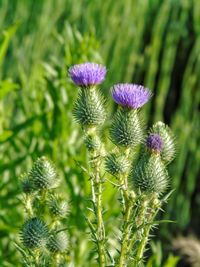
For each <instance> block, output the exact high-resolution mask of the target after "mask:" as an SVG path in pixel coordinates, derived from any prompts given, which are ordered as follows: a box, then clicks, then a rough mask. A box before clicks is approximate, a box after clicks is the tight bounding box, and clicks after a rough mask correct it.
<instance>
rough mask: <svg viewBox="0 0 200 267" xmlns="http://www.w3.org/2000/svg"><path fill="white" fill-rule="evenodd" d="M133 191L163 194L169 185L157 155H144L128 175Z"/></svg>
mask: <svg viewBox="0 0 200 267" xmlns="http://www.w3.org/2000/svg"><path fill="white" fill-rule="evenodd" d="M130 179H131V181H133V185H134V189H138V190H140V191H141V192H144V193H147V194H148V193H157V194H158V195H160V194H162V193H164V192H165V191H166V189H167V187H168V185H169V177H168V172H167V170H166V168H165V165H164V163H163V162H162V160H161V157H160V155H159V154H151V155H148V154H147V155H144V156H143V157H142V158H141V159H140V160H139V162H138V163H137V165H136V166H135V167H133V169H132V170H131V173H130Z"/></svg>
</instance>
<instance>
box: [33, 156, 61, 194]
mask: <svg viewBox="0 0 200 267" xmlns="http://www.w3.org/2000/svg"><path fill="white" fill-rule="evenodd" d="M29 178H30V180H31V181H32V183H33V186H34V188H35V189H36V190H43V189H52V188H55V187H57V186H58V184H59V179H58V174H57V172H56V169H55V167H54V165H53V163H52V162H50V161H49V160H48V159H47V158H46V157H41V158H38V159H37V160H36V162H35V163H34V165H33V167H32V169H31V171H30V173H29Z"/></svg>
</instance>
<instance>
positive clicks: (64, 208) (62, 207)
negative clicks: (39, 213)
mask: <svg viewBox="0 0 200 267" xmlns="http://www.w3.org/2000/svg"><path fill="white" fill-rule="evenodd" d="M48 207H49V211H50V214H51V215H53V216H55V217H60V218H64V217H66V216H67V214H68V212H69V206H68V203H67V202H66V201H65V200H63V199H62V198H61V197H59V196H58V195H50V197H49V200H48Z"/></svg>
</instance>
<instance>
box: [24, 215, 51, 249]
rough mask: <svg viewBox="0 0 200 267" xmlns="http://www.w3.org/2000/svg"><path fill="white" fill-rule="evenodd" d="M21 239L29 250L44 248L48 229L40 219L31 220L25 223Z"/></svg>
mask: <svg viewBox="0 0 200 267" xmlns="http://www.w3.org/2000/svg"><path fill="white" fill-rule="evenodd" d="M20 238H21V240H22V243H23V244H24V246H25V247H27V248H32V249H34V248H38V247H44V246H45V245H46V241H47V238H48V228H47V226H46V224H45V223H44V222H43V221H41V220H40V219H39V218H36V217H34V218H31V219H29V220H27V221H26V222H25V223H24V225H23V227H22V230H21V233H20Z"/></svg>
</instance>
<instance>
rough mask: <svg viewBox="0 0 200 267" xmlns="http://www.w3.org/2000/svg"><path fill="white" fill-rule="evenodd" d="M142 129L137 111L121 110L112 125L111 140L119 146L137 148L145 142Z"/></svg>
mask: <svg viewBox="0 0 200 267" xmlns="http://www.w3.org/2000/svg"><path fill="white" fill-rule="evenodd" d="M142 129H143V127H142V123H141V119H140V118H139V116H138V112H137V110H130V109H127V108H120V109H119V110H118V111H117V113H116V115H115V116H114V119H113V122H112V125H111V129H110V136H111V140H112V141H113V143H114V144H115V145H117V146H123V147H130V146H135V145H137V144H139V143H140V142H141V141H142V140H143V130H142Z"/></svg>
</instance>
